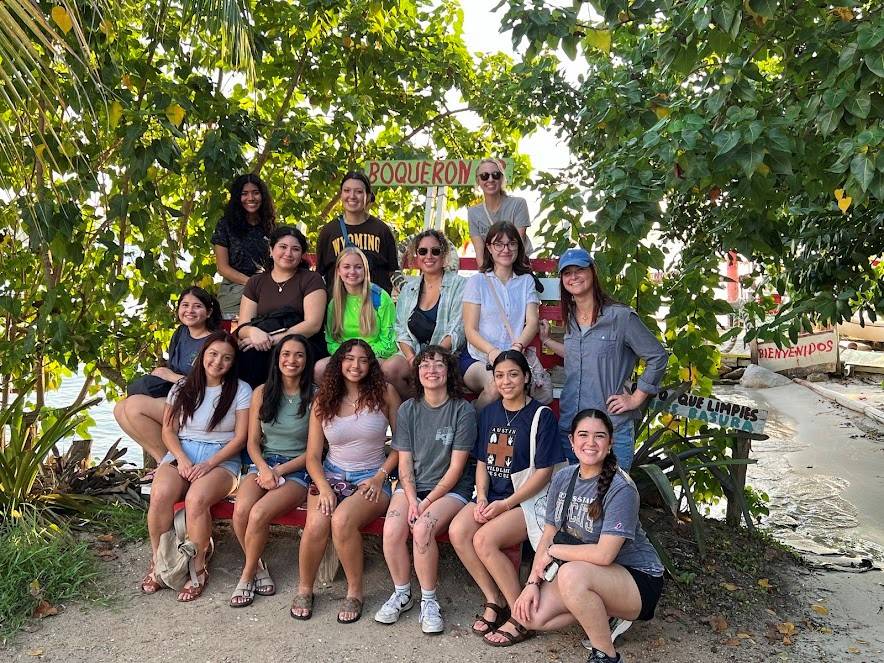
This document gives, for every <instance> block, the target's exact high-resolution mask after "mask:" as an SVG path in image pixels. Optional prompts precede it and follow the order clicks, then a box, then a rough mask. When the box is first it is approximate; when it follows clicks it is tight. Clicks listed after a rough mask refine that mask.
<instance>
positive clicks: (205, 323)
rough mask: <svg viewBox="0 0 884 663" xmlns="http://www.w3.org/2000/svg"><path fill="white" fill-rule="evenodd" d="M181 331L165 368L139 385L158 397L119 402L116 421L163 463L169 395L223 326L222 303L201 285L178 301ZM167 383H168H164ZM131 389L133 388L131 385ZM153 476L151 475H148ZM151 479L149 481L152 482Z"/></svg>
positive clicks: (138, 395)
mask: <svg viewBox="0 0 884 663" xmlns="http://www.w3.org/2000/svg"><path fill="white" fill-rule="evenodd" d="M177 315H178V322H179V323H180V325H179V327H178V329H176V330H175V333H174V334H172V340H171V341H170V342H169V350H168V352H167V356H168V358H169V359H168V361H166V365H165V366H158V367H156V368H155V369H153V371H151V373H150V376H144V377H143V378H140V379H139V380H138V381H136V383H142V381H143V380H149V381H150V382H152V383H153V385H154V389H156V391H155V392H153V390H152V393H156V395H155V396H153V395H151V396H148V395H147V394H145V393H134V394H132V395H131V396H127V397H126V398H124V399H122V400H120V401H117V404H116V405H115V406H114V419H116V420H117V423H118V424H119V425H120V428H122V429H123V430H124V431H125V432H126V434H127V435H128V436H129V437H131V438H132V439H133V440H135V442H137V443H138V444H139V445H140V446H141V448H142V449H144V450H145V451H146V452H147V453H149V454H150V455H151V456H152V457H153V459H154V460H155V461H156V462H157V463H159V462H160V461H161V460H162V458H163V456H165V455H166V451H168V450H167V449H166V445H165V444H163V412H164V411H165V406H166V396H167V395H168V393H169V391H170V390H171V389H172V385H174V384H175V383H176V382H178V380H180V379H182V378H183V377H185V376H186V375H187V374H188V373H190V370H191V368H193V363H194V360H195V359H196V356H197V355H198V354H199V351H200V350H201V349H202V347H203V344H204V343H205V342H206V339H207V338H208V337H209V335H210V334H211V333H212V332H213V331H215V330H216V329H217V328H218V325H219V324H220V323H221V307H220V305H219V304H218V300H217V299H215V298H214V297H213V296H212V295H210V294H209V293H208V292H206V291H205V290H203V289H202V288H199V287H197V286H191V287H189V288H185V290H184V292H182V293H181V296H180V297H179V298H178V306H177ZM164 382H165V384H164ZM130 386H131V385H130ZM148 476H150V475H148ZM148 480H149V478H145V481H148Z"/></svg>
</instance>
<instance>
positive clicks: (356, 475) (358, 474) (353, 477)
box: [322, 460, 393, 497]
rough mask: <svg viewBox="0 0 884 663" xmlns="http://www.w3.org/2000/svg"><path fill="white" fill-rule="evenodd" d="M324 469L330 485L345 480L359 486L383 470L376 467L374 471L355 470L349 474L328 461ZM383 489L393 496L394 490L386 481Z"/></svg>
mask: <svg viewBox="0 0 884 663" xmlns="http://www.w3.org/2000/svg"><path fill="white" fill-rule="evenodd" d="M322 469H323V470H324V471H325V478H326V480H327V481H328V482H329V483H334V482H336V481H340V480H342V479H343V480H344V481H347V482H348V483H352V484H355V485H357V486H358V485H359V484H360V483H362V482H363V481H368V480H369V479H371V478H373V477H374V475H376V474H377V473H378V471H379V470H380V469H381V468H380V467H376V468H374V469H373V470H354V471H353V472H348V471H347V470H344V469H341V468H340V467H338V466H337V465H335V464H333V463H330V462H328V461H327V460H326V461H325V462H324V463H323V464H322ZM381 487H382V488H383V490H384V492H385V493H386V494H387V497H390V496H391V495H392V494H393V490H392V489H391V488H390V482H389V481H384V483H383V485H382V486H381Z"/></svg>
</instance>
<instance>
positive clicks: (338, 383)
mask: <svg viewBox="0 0 884 663" xmlns="http://www.w3.org/2000/svg"><path fill="white" fill-rule="evenodd" d="M356 347H359V348H362V350H363V351H364V352H365V354H366V356H367V357H368V373H367V374H366V376H365V377H364V378H362V381H361V382H360V383H359V398H357V399H356V404H355V406H354V409H355V410H356V411H357V412H359V411H360V410H366V411H369V412H371V411H374V410H383V408H384V406H385V404H386V400H385V399H384V396H385V395H386V393H387V381H386V380H385V379H384V373H383V371H381V364H380V362H378V359H377V357H375V354H374V351H373V350H372V349H371V346H370V345H369V344H368V343H366V342H365V341H363V340H362V339H361V338H351V339H350V340H349V341H344V342H343V343H342V344H341V347H339V348H338V349H337V351H336V352H335V353H334V354H333V355H332V356H331V359H329V362H328V366H327V367H326V369H325V376H324V377H323V378H322V383H321V384H320V385H319V390H318V391H317V392H316V396H315V397H314V399H313V411H314V412H316V416H317V418H318V419H319V422H320V423H322V424H326V423H328V422H329V421H331V420H332V419H334V418H335V417H336V416H337V415H338V412H339V411H340V409H341V403H343V401H344V396H346V395H347V385H346V381H345V379H344V374H343V371H342V364H343V361H344V356H345V355H346V354H347V353H348V352H350V351H351V350H352V349H353V348H356Z"/></svg>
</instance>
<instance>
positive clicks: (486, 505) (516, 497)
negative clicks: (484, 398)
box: [448, 350, 564, 646]
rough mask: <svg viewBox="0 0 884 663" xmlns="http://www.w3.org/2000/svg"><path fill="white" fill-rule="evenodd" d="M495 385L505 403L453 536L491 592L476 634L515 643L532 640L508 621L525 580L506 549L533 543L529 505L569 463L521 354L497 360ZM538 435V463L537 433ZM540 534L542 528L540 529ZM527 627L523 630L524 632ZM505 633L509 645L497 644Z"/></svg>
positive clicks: (486, 415)
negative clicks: (517, 478) (516, 478)
mask: <svg viewBox="0 0 884 663" xmlns="http://www.w3.org/2000/svg"><path fill="white" fill-rule="evenodd" d="M494 382H495V383H496V387H497V390H498V391H499V392H500V399H499V400H497V401H495V402H493V403H492V404H491V405H489V406H488V407H486V408H485V409H484V410H482V411H481V412H480V413H479V427H478V429H479V433H478V436H477V438H476V446H475V447H474V449H473V456H474V457H475V458H476V461H477V464H476V501H475V502H474V503H473V502H471V503H470V504H467V505H466V506H465V507H464V508H463V510H462V511H461V512H460V513H459V514H457V516H455V518H454V520H453V521H452V523H451V525H450V526H449V528H448V536H449V538H450V539H451V543H452V545H454V549H455V550H456V551H457V554H458V557H460V561H461V562H462V563H463V565H464V566H465V567H466V569H467V571H469V572H470V575H471V576H473V580H475V581H476V584H477V585H478V586H479V589H480V590H482V593H483V594H484V595H485V604H484V608H485V611H484V612H483V613H482V614H481V615H477V616H476V620H477V621H476V622H475V623H474V624H473V627H472V630H473V633H475V634H476V635H481V636H484V637H485V641H486V642H487V643H488V644H492V645H495V646H508V644H512V643H514V642H520V641H521V640H524V639H525V636H524V635H523V633H522V631H524V629H522V627H521V626H520V625H519V624H517V623H515V622H513V621H512V620H509V621H508V618H509V616H510V609H509V606H512V605H513V602H514V601H515V600H516V598H517V597H518V596H519V590H520V585H519V576H518V573H517V571H516V569H514V568H513V565H512V562H511V561H510V560H509V558H508V557H507V556H506V553H505V552H504V550H506V549H507V548H510V547H512V546H515V545H521V543H522V542H523V541H525V539H527V538H528V527H527V522H526V519H527V518H533V519H534V520H535V524H536V515H535V513H534V508H533V507H532V508H531V512H530V513H528V512H525V511H523V509H522V507H521V504H522V502H524V501H525V500H528V499H530V498H532V497H534V496H535V495H537V494H538V493H540V492H541V491H545V490H546V488H547V486H548V485H549V480H550V478H551V477H552V474H553V467H554V466H555V465H556V464H557V463H560V462H562V460H563V459H564V456H563V455H562V450H561V447H560V446H559V441H558V436H557V424H556V418H555V415H554V414H553V413H552V410H550V409H549V408H546V407H545V408H544V409H543V410H542V411H540V412H538V410H539V409H540V408H541V405H540V403H538V402H537V401H535V400H532V399H531V397H530V396H529V395H528V394H529V390H530V387H531V369H530V367H529V366H528V360H526V359H525V356H524V355H523V354H522V353H521V352H519V351H518V350H504V351H503V352H501V353H499V354H498V355H497V357H496V358H495V360H494ZM532 430H533V431H534V432H535V434H536V435H535V438H534V445H533V446H534V449H535V451H534V458H533V459H532V458H531V457H530V456H531V446H532V444H531V431H532ZM532 466H533V467H534V468H535V470H534V472H533V474H530V476H528V478H526V479H525V480H524V482H523V483H522V484H521V485H520V487H519V488H518V489H516V488H515V487H514V485H513V480H512V476H513V474H515V473H516V472H521V471H522V470H526V469H528V468H529V467H532ZM535 529H536V528H535ZM520 629H521V630H520ZM494 633H497V634H500V635H501V636H502V637H503V638H506V639H507V641H506V642H499V641H498V640H499V639H498V640H493V639H490V638H491V635H492V634H494Z"/></svg>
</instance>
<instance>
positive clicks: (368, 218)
mask: <svg viewBox="0 0 884 663" xmlns="http://www.w3.org/2000/svg"><path fill="white" fill-rule="evenodd" d="M340 198H341V210H342V214H341V215H340V216H338V217H336V218H335V219H333V220H331V221H329V222H328V223H327V224H325V225H324V226H323V227H322V230H320V231H319V240H318V241H317V242H316V268H317V270H318V271H319V273H320V274H322V277H323V278H324V279H325V282H326V283H327V284H329V285H331V280H332V279H333V278H334V274H335V264H336V259H337V257H338V255H339V254H340V253H341V251H342V250H343V249H344V248H346V247H348V246H355V247H357V248H359V249H361V250H362V252H363V253H364V254H365V256H366V259H367V260H368V265H369V271H370V273H371V281H372V283H376V284H377V285H379V286H380V287H381V288H383V289H384V290H386V291H387V292H388V293H389V292H392V291H393V282H392V280H391V276H392V274H393V273H394V272H395V271H396V270H398V269H399V254H398V252H397V249H396V239H395V238H394V237H393V232H392V231H391V230H390V227H389V226H388V225H387V224H386V223H384V222H383V221H381V220H380V219H379V218H377V217H376V216H372V215H371V214H369V213H368V207H369V205H371V203H373V202H374V193H372V190H371V182H369V181H368V177H366V176H365V174H364V173H360V172H358V171H350V172H348V173H347V174H345V175H344V178H343V179H342V180H341V193H340Z"/></svg>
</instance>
